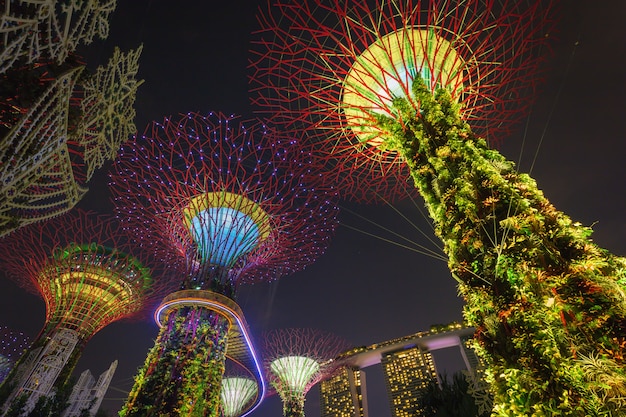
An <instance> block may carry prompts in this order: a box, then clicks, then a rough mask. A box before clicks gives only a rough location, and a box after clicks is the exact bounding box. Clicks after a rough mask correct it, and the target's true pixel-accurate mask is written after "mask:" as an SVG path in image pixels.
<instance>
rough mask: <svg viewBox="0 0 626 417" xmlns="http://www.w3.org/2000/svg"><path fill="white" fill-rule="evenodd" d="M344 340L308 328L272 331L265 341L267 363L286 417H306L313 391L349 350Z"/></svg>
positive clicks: (267, 371) (273, 385) (267, 334)
mask: <svg viewBox="0 0 626 417" xmlns="http://www.w3.org/2000/svg"><path fill="white" fill-rule="evenodd" d="M348 347H349V346H348V343H347V342H346V341H345V340H343V339H342V338H340V337H338V336H336V335H334V334H332V333H328V332H324V331H321V330H317V329H307V328H288V329H278V330H272V331H269V332H267V333H266V334H265V336H264V340H263V362H264V367H265V370H266V374H267V378H268V380H269V382H270V384H271V386H272V388H273V389H274V390H275V391H276V392H277V393H278V395H279V396H280V399H281V400H282V402H283V415H284V416H285V417H303V416H304V401H305V397H306V394H307V393H308V392H309V390H310V389H311V387H313V386H314V385H315V384H317V383H318V382H320V381H321V380H323V379H324V378H326V377H328V376H329V375H330V374H331V373H332V371H334V370H335V367H334V362H333V359H334V358H335V357H336V356H337V355H339V354H340V353H341V352H343V351H345V350H346V349H347V348H348Z"/></svg>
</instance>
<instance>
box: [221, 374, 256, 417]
mask: <svg viewBox="0 0 626 417" xmlns="http://www.w3.org/2000/svg"><path fill="white" fill-rule="evenodd" d="M258 392H259V388H258V386H257V383H256V381H255V380H254V379H252V378H247V377H242V376H224V377H223V378H222V393H221V399H222V415H223V416H224V417H239V416H240V415H242V414H243V412H244V411H245V410H246V404H248V403H249V402H250V400H252V399H253V398H254V397H255V396H256V395H257V394H258Z"/></svg>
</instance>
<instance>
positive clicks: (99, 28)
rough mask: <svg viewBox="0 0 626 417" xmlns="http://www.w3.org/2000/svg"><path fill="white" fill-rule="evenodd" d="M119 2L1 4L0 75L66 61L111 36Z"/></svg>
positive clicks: (55, 0) (26, 0)
mask: <svg viewBox="0 0 626 417" xmlns="http://www.w3.org/2000/svg"><path fill="white" fill-rule="evenodd" d="M116 3H117V2H116V0H86V1H80V2H65V1H59V0H20V1H19V2H16V1H11V0H3V1H0V8H1V9H2V11H1V12H0V74H1V73H3V72H5V71H7V69H9V68H11V67H12V66H15V65H16V64H18V63H19V64H21V65H27V64H31V63H34V62H36V61H38V60H48V59H50V60H54V61H56V62H57V63H61V62H63V61H64V60H65V59H66V58H67V56H68V55H69V54H71V53H72V52H74V51H75V50H76V48H77V47H78V46H79V45H81V44H84V45H87V44H90V43H91V42H92V41H93V39H94V38H95V37H99V38H101V39H105V38H106V37H107V36H108V35H109V21H108V20H109V15H110V14H111V13H112V12H113V10H115V6H116Z"/></svg>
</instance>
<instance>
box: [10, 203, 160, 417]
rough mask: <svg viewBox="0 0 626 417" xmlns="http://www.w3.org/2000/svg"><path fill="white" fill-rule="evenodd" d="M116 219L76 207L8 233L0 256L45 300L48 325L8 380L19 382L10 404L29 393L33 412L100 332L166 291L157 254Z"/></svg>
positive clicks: (22, 282)
mask: <svg viewBox="0 0 626 417" xmlns="http://www.w3.org/2000/svg"><path fill="white" fill-rule="evenodd" d="M114 220H115V219H113V218H108V217H104V216H97V215H95V214H94V213H90V212H84V211H80V210H77V211H74V212H72V213H70V214H66V215H64V216H61V217H58V218H55V219H53V220H50V221H48V222H45V223H37V224H34V225H30V226H29V227H26V228H24V229H22V230H20V232H19V233H15V234H12V235H11V236H8V237H6V238H5V239H3V241H2V247H1V249H0V251H1V254H2V256H1V258H2V259H1V260H0V262H2V264H3V268H4V270H5V271H7V273H8V276H9V277H10V278H12V279H13V280H15V281H16V282H17V283H18V284H20V285H21V286H23V287H24V288H25V289H27V290H29V291H31V292H34V293H36V294H38V295H39V296H41V297H42V298H43V299H44V301H45V303H46V320H45V325H44V328H43V329H42V331H41V333H40V335H39V336H38V338H37V340H36V341H35V342H34V343H33V345H32V346H31V348H30V349H29V350H28V351H27V353H25V354H24V356H23V358H22V360H21V361H20V363H19V364H18V366H17V367H16V369H15V372H13V373H12V374H11V375H10V376H9V379H8V380H7V382H6V383H10V384H12V386H13V387H14V388H13V390H12V392H11V394H10V396H9V399H8V401H7V402H5V404H4V407H5V410H6V409H7V407H8V406H9V405H10V404H9V403H10V402H11V401H12V400H13V399H16V398H18V397H20V396H22V395H25V396H26V397H27V402H26V408H25V411H26V412H28V411H29V410H30V409H32V408H33V407H34V405H35V403H36V402H37V400H38V398H39V397H41V396H47V395H48V394H49V393H50V391H51V389H52V388H53V387H54V386H57V387H58V386H61V385H63V384H64V383H65V382H66V380H67V378H69V376H70V375H71V372H72V370H73V368H74V366H75V364H76V362H77V360H78V358H79V357H80V354H81V352H82V349H83V348H84V346H85V344H86V343H87V341H88V340H89V339H90V338H91V337H92V336H93V335H94V334H95V333H96V332H98V331H99V330H100V329H102V328H103V327H105V326H106V325H108V324H109V323H111V322H113V321H117V320H120V319H123V318H129V317H133V316H137V315H138V314H139V313H140V312H141V311H142V310H143V308H144V307H145V306H146V305H150V304H153V303H154V301H155V299H160V298H161V297H162V295H163V291H164V289H165V287H164V284H158V285H154V284H153V279H152V271H151V267H150V265H151V264H152V263H153V261H151V260H150V259H152V257H151V255H152V254H151V253H150V254H148V252H146V251H143V250H141V249H140V248H139V246H138V245H137V244H136V242H135V241H134V240H133V239H132V238H131V237H130V236H129V235H128V234H126V233H124V232H123V231H121V230H120V229H119V225H117V224H116V223H115V222H114ZM149 255H150V258H149ZM161 281H163V280H161Z"/></svg>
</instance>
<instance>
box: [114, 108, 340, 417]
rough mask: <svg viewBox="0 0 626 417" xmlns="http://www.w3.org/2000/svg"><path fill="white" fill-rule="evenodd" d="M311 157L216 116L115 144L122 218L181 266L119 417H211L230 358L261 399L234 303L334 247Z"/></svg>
mask: <svg viewBox="0 0 626 417" xmlns="http://www.w3.org/2000/svg"><path fill="white" fill-rule="evenodd" d="M309 160H310V156H309V154H308V153H307V152H306V151H305V150H304V149H303V148H301V147H300V146H299V145H298V142H297V141H296V140H295V139H294V138H293V137H286V136H281V135H280V134H278V133H277V132H273V131H270V130H268V129H267V127H266V126H264V125H263V124H262V123H260V122H258V121H246V122H244V121H239V120H236V119H233V117H226V116H224V115H222V114H213V113H211V114H209V115H208V116H201V115H198V114H187V115H183V116H181V117H180V118H177V119H175V120H172V119H169V118H166V119H165V120H164V121H163V122H162V123H156V122H155V123H153V124H151V125H150V126H148V128H147V129H146V131H145V133H144V135H143V136H141V137H137V138H135V139H134V140H133V141H131V142H130V143H129V144H128V145H124V146H123V147H122V149H121V152H120V154H119V157H118V159H117V161H116V163H115V165H114V173H113V174H112V175H111V178H112V180H111V188H112V190H113V194H114V195H115V201H116V205H117V210H118V213H119V215H120V217H121V218H122V219H124V221H125V222H126V223H127V227H128V228H130V229H133V230H136V232H137V233H148V234H154V235H158V236H160V237H162V238H163V239H165V240H168V241H169V242H170V244H171V247H172V248H173V249H172V250H173V251H175V252H176V253H177V254H178V255H179V257H180V266H181V273H180V274H181V275H180V281H179V282H178V284H179V287H180V291H178V292H175V293H172V294H170V295H168V296H167V297H166V298H165V299H164V301H163V303H162V305H161V306H160V307H159V309H158V310H157V312H156V314H155V318H156V319H157V322H158V323H159V324H160V325H161V326H162V328H161V331H160V333H159V336H158V338H157V340H156V343H155V346H154V347H153V349H152V350H151V351H150V353H149V354H148V357H147V359H146V361H145V364H144V367H143V368H142V369H141V370H140V371H139V374H138V375H137V377H136V380H135V385H134V387H133V389H132V391H131V393H130V395H129V397H128V399H127V402H126V404H125V406H124V408H123V410H122V412H121V415H122V416H146V415H160V414H159V413H171V412H176V413H180V414H184V415H190V416H191V415H193V416H204V415H208V416H217V413H218V410H219V403H220V389H221V378H222V375H223V373H224V366H225V358H226V357H227V356H228V357H233V359H236V360H237V361H238V362H240V363H244V365H245V366H246V369H248V371H249V373H250V374H251V375H254V376H255V378H257V384H258V386H259V399H260V398H262V397H263V395H264V392H265V388H264V384H263V380H262V371H261V369H260V365H259V364H258V363H256V361H257V360H256V355H255V353H254V349H253V347H252V345H251V343H250V340H249V338H248V336H247V334H248V333H247V325H246V324H245V320H244V319H243V314H242V312H241V310H240V309H239V307H238V306H237V304H236V303H235V301H234V298H235V296H236V291H237V287H238V286H239V285H240V284H242V283H245V282H248V283H251V282H262V281H267V280H273V279H277V278H278V277H280V276H282V275H284V274H288V273H291V272H294V271H297V270H299V269H302V268H304V267H305V266H307V265H308V264H310V263H311V262H313V261H314V260H315V258H316V257H317V256H319V255H321V254H322V253H323V251H324V250H325V248H326V246H327V244H328V243H329V240H330V236H331V235H332V232H333V231H334V227H335V217H336V210H337V209H336V206H335V204H334V203H333V200H334V191H333V190H332V189H328V190H325V189H322V188H321V187H319V188H318V187H317V186H316V185H315V184H311V183H309V182H308V181H309V178H310V170H311V166H310V164H309V162H310V161H309ZM244 339H245V340H244ZM256 404H258V401H257V403H256ZM256 404H253V405H252V407H256Z"/></svg>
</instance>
